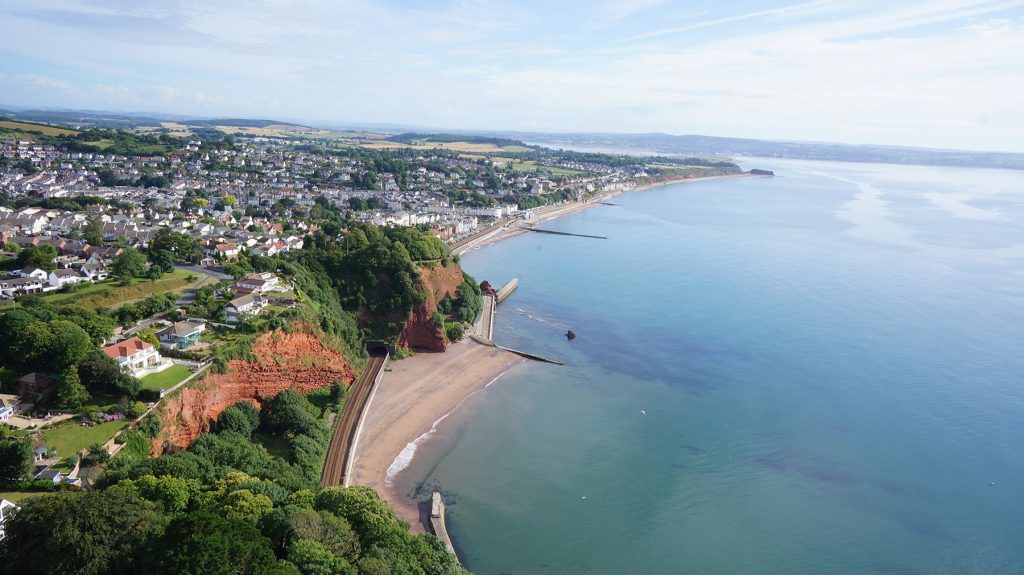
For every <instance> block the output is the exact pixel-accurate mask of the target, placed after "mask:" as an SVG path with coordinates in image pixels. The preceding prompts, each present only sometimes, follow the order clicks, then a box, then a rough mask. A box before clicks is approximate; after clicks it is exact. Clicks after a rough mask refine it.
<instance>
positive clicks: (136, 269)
mask: <svg viewBox="0 0 1024 575" xmlns="http://www.w3.org/2000/svg"><path fill="white" fill-rule="evenodd" d="M147 269H148V266H147V264H146V256H144V255H142V253H141V252H139V250H136V249H134V248H125V250H124V251H123V252H121V253H120V254H118V255H117V256H115V257H114V261H113V262H112V263H111V264H110V272H111V273H112V274H113V275H114V277H116V278H119V279H121V280H122V281H125V280H129V279H131V278H137V277H142V276H144V275H146V270H147Z"/></svg>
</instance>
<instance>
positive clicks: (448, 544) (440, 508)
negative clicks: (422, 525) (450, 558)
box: [430, 491, 459, 559]
mask: <svg viewBox="0 0 1024 575" xmlns="http://www.w3.org/2000/svg"><path fill="white" fill-rule="evenodd" d="M430 530H431V531H433V532H434V535H437V538H438V539H440V540H441V541H442V542H443V543H444V546H445V549H447V550H448V552H449V553H451V554H452V555H455V547H454V546H453V545H452V539H451V537H449V536H448V528H447V527H445V525H444V501H443V500H442V499H441V492H440V491H435V492H434V493H433V494H431V496H430ZM458 558H459V556H458V555H455V559H458Z"/></svg>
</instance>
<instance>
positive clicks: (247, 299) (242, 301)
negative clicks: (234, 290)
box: [224, 294, 264, 322]
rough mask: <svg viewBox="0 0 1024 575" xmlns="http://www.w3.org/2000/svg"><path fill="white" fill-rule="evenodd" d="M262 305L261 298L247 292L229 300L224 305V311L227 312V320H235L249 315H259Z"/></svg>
mask: <svg viewBox="0 0 1024 575" xmlns="http://www.w3.org/2000/svg"><path fill="white" fill-rule="evenodd" d="M263 306H264V302H263V298H261V297H260V296H258V295H253V294H248V295H243V296H240V297H236V298H235V299H233V300H231V301H229V302H228V303H227V305H225V306H224V311H226V312H227V313H228V317H227V320H228V321H231V322H235V321H241V320H243V319H245V318H247V317H250V316H254V315H259V313H260V311H261V310H262V308H263Z"/></svg>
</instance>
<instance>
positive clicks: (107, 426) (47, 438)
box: [41, 420, 128, 457]
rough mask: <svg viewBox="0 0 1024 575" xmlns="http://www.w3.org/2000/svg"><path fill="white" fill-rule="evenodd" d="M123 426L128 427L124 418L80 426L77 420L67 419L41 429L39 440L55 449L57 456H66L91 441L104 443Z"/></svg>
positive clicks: (88, 444) (73, 453) (87, 445)
mask: <svg viewBox="0 0 1024 575" xmlns="http://www.w3.org/2000/svg"><path fill="white" fill-rule="evenodd" d="M125 427H128V422H127V421H125V420H121V421H109V422H107V423H101V424H99V425H97V426H95V427H82V426H81V425H80V424H79V423H78V422H77V421H69V422H67V423H61V424H59V425H57V426H56V427H51V428H49V429H47V430H45V431H43V434H42V440H41V441H42V444H43V445H45V446H46V447H49V448H50V449H55V450H57V455H58V456H59V457H68V456H69V455H75V454H76V453H78V451H79V450H81V449H85V448H86V447H89V446H90V445H92V444H93V443H106V442H107V441H109V440H110V438H111V437H114V436H115V435H117V433H118V432H119V431H121V430H122V429H124V428H125Z"/></svg>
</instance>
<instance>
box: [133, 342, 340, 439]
mask: <svg viewBox="0 0 1024 575" xmlns="http://www.w3.org/2000/svg"><path fill="white" fill-rule="evenodd" d="M295 328H296V329H295V330H294V331H293V332H292V333H286V332H285V331H283V330H277V331H273V332H268V333H265V334H263V335H261V336H260V337H259V338H258V339H257V340H256V342H255V343H254V344H253V355H255V356H256V361H246V360H232V361H231V362H230V367H229V369H228V371H227V372H226V373H210V374H208V375H207V376H206V377H205V378H204V379H203V380H202V382H200V383H198V384H196V385H194V386H192V387H186V388H183V389H182V390H181V391H180V392H179V393H178V395H177V396H176V397H173V398H171V399H169V400H167V401H165V402H164V403H163V405H162V406H161V409H160V416H161V420H162V421H161V424H162V429H163V432H162V433H161V437H162V438H163V440H162V441H158V442H156V443H155V445H154V447H153V455H160V454H162V453H164V452H166V451H173V450H175V449H180V448H184V447H188V445H189V444H190V443H191V442H192V440H194V439H195V438H196V437H198V436H199V434H200V433H203V432H205V431H208V430H209V424H210V420H213V419H216V418H217V416H219V415H220V412H222V411H224V410H225V409H226V408H227V407H228V406H230V405H232V404H233V403H235V402H238V401H242V400H245V401H251V402H252V403H253V404H254V405H256V406H257V407H259V406H260V404H261V402H262V401H264V399H266V398H270V397H273V396H275V395H277V394H278V393H280V392H281V391H284V390H285V389H289V388H295V389H298V390H300V391H302V392H309V391H312V390H314V389H317V388H320V387H326V386H329V385H331V383H332V382H334V381H336V380H341V381H344V382H345V383H346V384H351V383H352V381H353V380H354V379H355V372H354V370H353V369H352V366H351V365H350V364H349V362H348V360H346V359H345V357H344V356H343V355H342V354H340V353H338V352H336V351H334V350H332V349H330V348H328V347H326V346H325V345H324V344H323V343H322V342H321V341H320V340H319V339H318V338H317V336H316V335H315V334H314V333H312V330H311V329H310V328H309V327H308V326H304V325H301V324H297V325H295Z"/></svg>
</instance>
